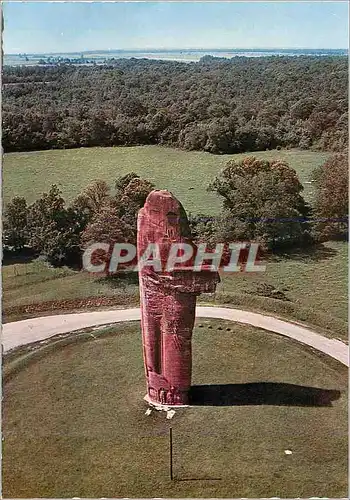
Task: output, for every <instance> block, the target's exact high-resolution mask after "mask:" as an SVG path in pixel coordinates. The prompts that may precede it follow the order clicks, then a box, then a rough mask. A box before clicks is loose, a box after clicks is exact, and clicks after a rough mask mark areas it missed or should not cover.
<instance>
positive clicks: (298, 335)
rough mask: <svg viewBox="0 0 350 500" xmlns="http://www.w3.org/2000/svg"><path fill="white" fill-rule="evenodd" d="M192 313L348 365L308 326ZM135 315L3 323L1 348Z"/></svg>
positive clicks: (253, 316) (136, 312)
mask: <svg viewBox="0 0 350 500" xmlns="http://www.w3.org/2000/svg"><path fill="white" fill-rule="evenodd" d="M196 316H197V317H199V318H219V319H225V320H230V321H235V322H237V323H245V324H248V325H252V326H255V327H258V328H262V329H264V330H268V331H270V332H274V333H278V334H280V335H284V336H285V337H290V338H292V339H294V340H297V341H298V342H301V343H302V344H306V345H308V346H311V347H313V348H314V349H316V350H318V351H321V352H323V353H324V354H327V355H328V356H331V357H332V358H334V359H336V360H338V361H340V362H341V363H343V364H344V365H346V366H349V349H348V346H347V345H346V344H344V342H341V341H340V340H336V339H329V338H326V337H323V336H322V335H319V334H318V333H315V332H313V331H312V330H310V329H308V328H304V327H303V326H299V325H297V324H294V323H288V322H287V321H282V320H280V319H277V318H274V317H272V316H265V315H263V314H257V313H253V312H249V311H242V310H240V309H231V308H227V307H197V309H196ZM139 319H140V309H139V308H134V309H114V310H110V311H97V312H82V313H74V314H60V315H56V316H43V317H39V318H31V319H25V320H22V321H15V322H12V323H5V324H4V325H3V326H2V344H3V350H4V352H6V351H9V350H10V349H13V348H15V347H19V346H21V345H26V344H30V343H31V342H37V341H40V340H45V339H48V338H50V337H53V336H54V335H57V334H59V333H69V332H72V331H74V330H81V329H83V328H87V327H92V326H101V325H107V324H110V323H118V322H122V321H134V320H139Z"/></svg>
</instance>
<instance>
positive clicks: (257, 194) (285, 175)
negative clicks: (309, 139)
mask: <svg viewBox="0 0 350 500" xmlns="http://www.w3.org/2000/svg"><path fill="white" fill-rule="evenodd" d="M208 189H209V190H210V191H214V192H216V193H217V194H218V195H219V196H221V197H222V199H223V202H222V208H223V210H222V214H221V217H219V219H218V221H217V223H216V236H215V237H216V240H217V241H223V242H224V241H226V242H227V241H250V242H253V241H254V242H258V243H260V244H261V245H262V247H263V248H266V249H269V248H276V247H278V246H284V245H295V244H300V243H303V242H304V241H305V239H306V238H307V236H308V230H307V227H306V224H305V222H304V219H305V218H306V217H307V215H308V211H309V210H308V206H307V204H306V203H305V201H304V199H303V197H302V195H301V193H302V190H303V187H302V185H301V183H300V182H299V180H298V177H297V174H296V172H295V170H293V169H292V168H290V167H289V166H288V165H287V163H285V162H283V161H281V160H273V161H263V160H260V159H257V158H255V157H246V158H244V159H243V160H241V161H238V162H236V161H234V160H231V161H229V162H228V163H227V164H226V166H225V168H224V169H223V170H222V172H221V173H220V174H219V175H218V176H217V177H216V178H215V180H214V181H213V182H212V183H211V184H210V185H209V188H208Z"/></svg>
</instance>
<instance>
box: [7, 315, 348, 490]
mask: <svg viewBox="0 0 350 500" xmlns="http://www.w3.org/2000/svg"><path fill="white" fill-rule="evenodd" d="M20 359H22V366H21V367H20V368H21V369H18V360H20ZM193 360H194V366H193V386H194V387H193V389H192V391H193V400H194V403H196V404H195V406H193V407H191V408H187V409H181V410H177V411H176V414H175V416H174V417H173V418H172V419H171V420H167V419H166V415H165V413H158V412H155V411H153V412H152V413H151V415H149V416H146V415H145V410H146V408H147V406H146V403H145V402H144V401H143V396H144V394H145V381H144V374H143V363H142V350H141V336H140V331H139V324H138V323H128V324H119V325H116V326H114V327H112V328H109V329H101V330H90V332H85V333H81V334H78V335H77V334H72V335H68V336H62V337H61V338H60V339H57V338H55V339H52V340H50V341H49V342H48V343H46V344H45V347H44V350H43V347H41V346H40V344H38V345H37V346H34V347H33V346H27V347H25V348H22V349H19V350H18V351H16V352H14V353H11V354H10V355H9V356H7V357H5V366H4V368H5V370H7V377H6V379H5V383H4V387H3V397H4V401H3V438H4V449H3V495H4V496H5V497H56V498H59V497H70V498H71V497H73V496H78V497H211V498H213V497H230V498H234V497H236V498H237V497H255V498H258V497H263V496H266V497H271V496H279V497H282V498H283V497H284V498H288V497H289V498H293V497H310V496H319V497H343V496H346V489H347V487H346V484H347V418H346V407H347V405H346V387H347V378H346V373H345V370H344V368H343V367H341V366H340V365H339V364H338V363H336V362H334V361H333V360H331V359H328V358H325V357H320V356H318V355H317V354H316V353H315V352H313V351H312V350H310V349H307V348H305V347H303V346H301V345H300V344H297V343H295V342H293V341H291V340H289V339H285V338H282V337H279V336H277V335H274V334H269V333H267V332H264V331H261V330H259V329H255V328H252V327H248V326H243V325H237V324H234V323H231V322H225V321H216V320H215V321H214V320H208V321H205V320H199V321H198V322H197V324H196V327H195V330H194V337H193ZM16 363H17V369H14V370H12V373H11V366H12V367H16ZM170 426H171V427H172V428H173V435H174V475H175V480H174V481H171V480H170V478H169V470H168V462H169V454H168V452H169V450H168V444H169V443H168V435H169V427H170ZM285 450H291V451H292V454H289V455H288V454H286V453H285Z"/></svg>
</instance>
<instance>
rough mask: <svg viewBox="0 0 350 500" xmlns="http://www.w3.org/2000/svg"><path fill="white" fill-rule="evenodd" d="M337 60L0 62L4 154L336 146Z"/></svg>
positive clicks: (340, 72)
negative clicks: (160, 147)
mask: <svg viewBox="0 0 350 500" xmlns="http://www.w3.org/2000/svg"><path fill="white" fill-rule="evenodd" d="M347 80H348V62H347V58H346V57H312V56H300V57H283V56H275V57H257V58H246V57H235V58H232V59H225V58H214V57H212V56H204V57H203V58H202V59H201V60H200V61H199V62H198V63H181V62H173V61H158V60H146V59H140V60H138V59H119V60H114V61H112V62H111V64H109V65H103V66H97V65H96V66H79V67H77V66H76V67H73V66H67V65H56V66H45V67H44V66H33V67H5V68H4V74H3V84H4V85H3V132H2V133H3V137H2V140H3V147H4V150H5V152H10V151H31V150H40V149H52V148H73V147H88V146H113V145H116V146H117V145H139V144H140V145H141V144H164V145H168V146H170V145H171V146H175V147H180V148H184V149H188V150H205V151H208V152H211V153H238V152H248V151H257V150H265V149H273V148H276V147H282V148H284V147H286V148H292V147H298V148H303V149H311V148H313V149H319V150H331V151H343V150H344V148H346V146H347V139H348V131H347V125H348V116H347V109H348V104H347V87H348V83H347Z"/></svg>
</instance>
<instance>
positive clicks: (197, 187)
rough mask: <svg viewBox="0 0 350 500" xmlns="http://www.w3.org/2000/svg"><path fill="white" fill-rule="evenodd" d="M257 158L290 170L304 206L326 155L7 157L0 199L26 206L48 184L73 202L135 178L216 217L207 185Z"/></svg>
mask: <svg viewBox="0 0 350 500" xmlns="http://www.w3.org/2000/svg"><path fill="white" fill-rule="evenodd" d="M245 156H256V157H258V158H262V159H273V158H281V159H282V160H285V161H286V162H287V163H288V164H289V165H290V166H291V167H292V168H294V169H295V170H296V171H297V173H298V175H299V178H300V181H301V182H302V184H303V186H304V195H305V198H306V199H307V200H311V199H312V194H313V187H312V184H308V183H309V182H310V180H311V179H312V172H313V170H314V169H315V168H316V167H318V166H319V165H321V164H322V163H324V161H325V160H326V159H327V158H328V157H329V153H322V152H312V151H296V150H291V151H287V150H284V151H276V150H273V151H258V152H254V153H244V154H234V155H213V154H210V153H205V152H201V151H181V150H178V149H172V148H166V147H161V146H134V147H114V148H109V147H106V148H80V149H66V150H54V151H35V152H29V153H9V154H6V155H5V156H4V163H3V184H4V188H3V196H4V202H5V204H6V202H7V201H9V200H10V199H11V198H12V197H13V196H24V197H25V198H26V199H27V201H28V202H29V203H31V202H33V201H35V200H36V198H38V197H39V196H40V195H41V194H42V193H43V192H44V191H48V190H49V189H50V186H51V185H52V184H57V186H58V187H59V188H60V189H61V190H62V193H63V197H64V198H65V199H66V200H67V201H71V200H72V199H73V198H74V197H75V196H76V195H77V194H78V193H79V192H80V191H81V190H82V189H83V188H85V187H86V185H87V184H89V183H90V182H92V181H95V180H96V179H103V180H105V181H106V182H107V183H108V184H109V185H110V186H111V188H113V186H114V181H115V179H116V178H117V177H119V176H121V175H125V174H127V173H129V172H136V173H137V174H139V175H140V176H141V177H143V178H145V179H147V180H149V181H151V182H153V183H154V184H155V186H156V187H157V188H159V189H168V190H169V191H171V192H172V193H173V194H174V195H175V196H176V197H177V198H178V199H179V200H180V201H181V203H182V204H183V206H184V208H185V210H186V211H187V212H192V213H194V214H196V213H204V214H209V215H211V214H217V213H218V212H219V210H220V200H219V199H218V198H217V196H215V194H213V193H207V192H206V188H207V186H208V184H209V182H210V181H211V180H212V179H213V178H214V177H215V176H216V175H217V173H218V172H219V171H220V169H221V168H222V167H224V165H225V164H226V163H227V162H228V161H229V160H231V159H237V160H238V159H241V158H243V157H245Z"/></svg>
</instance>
